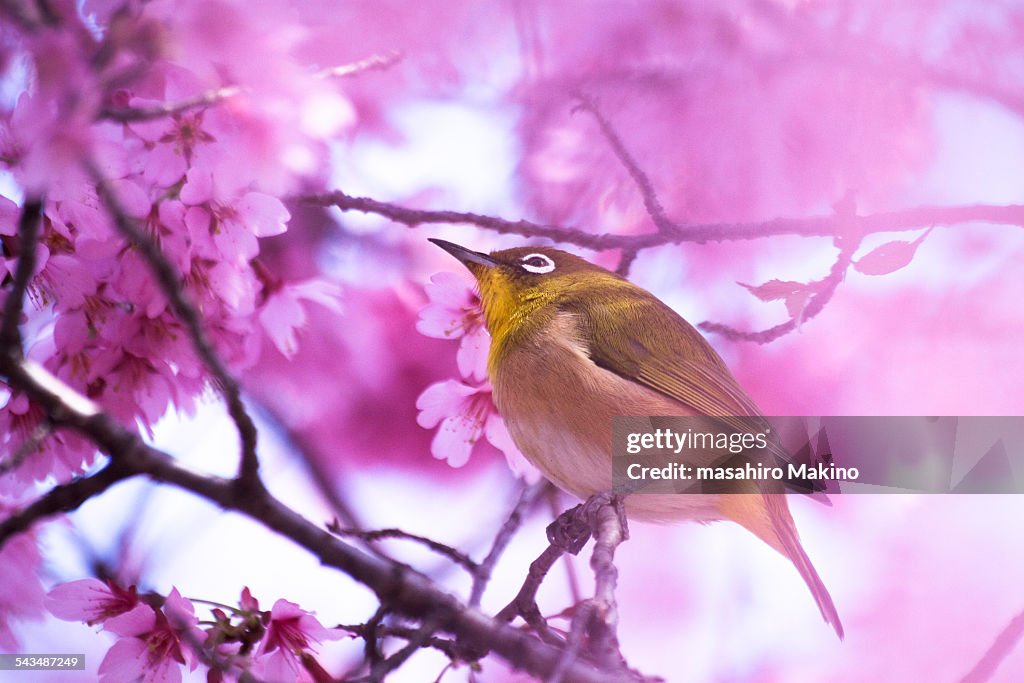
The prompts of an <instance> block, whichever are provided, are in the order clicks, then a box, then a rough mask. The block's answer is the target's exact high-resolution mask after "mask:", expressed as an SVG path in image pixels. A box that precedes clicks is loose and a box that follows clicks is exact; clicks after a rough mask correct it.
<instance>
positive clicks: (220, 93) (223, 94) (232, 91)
mask: <svg viewBox="0 0 1024 683" xmlns="http://www.w3.org/2000/svg"><path fill="white" fill-rule="evenodd" d="M402 57H403V55H402V53H401V52H398V51H397V50H396V51H392V52H388V53H385V54H383V55H372V56H370V57H367V58H366V59H361V60H359V61H358V62H352V63H351V64H342V65H341V66H334V67H330V68H328V69H324V70H323V71H318V72H317V73H315V74H313V78H314V79H317V80H324V79H328V78H351V77H352V76H357V75H359V74H361V73H363V72H365V71H375V70H382V69H387V68H388V67H391V66H393V65H394V64H397V63H398V62H400V61H401V60H402ZM247 90H248V88H245V87H243V86H239V85H228V86H225V87H223V88H213V89H212V90H207V91H206V92H202V93H199V94H198V95H196V96H194V97H189V98H186V99H183V100H178V101H177V102H162V103H160V104H155V105H150V106H146V107H116V108H113V107H104V108H103V109H101V110H100V111H99V114H98V118H100V119H106V120H108V121H116V122H118V123H131V122H132V121H148V120H151V119H159V118H163V117H165V116H175V115H177V114H183V113H185V112H187V111H190V110H192V109H199V108H200V107H209V106H212V105H214V104H218V103H220V102H223V101H224V100H227V99H231V98H232V97H237V96H238V95H240V94H242V93H243V92H246V91H247Z"/></svg>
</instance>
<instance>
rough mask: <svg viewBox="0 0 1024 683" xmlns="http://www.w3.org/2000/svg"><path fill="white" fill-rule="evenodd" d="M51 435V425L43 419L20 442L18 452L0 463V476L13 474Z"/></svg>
mask: <svg viewBox="0 0 1024 683" xmlns="http://www.w3.org/2000/svg"><path fill="white" fill-rule="evenodd" d="M52 433H53V424H52V423H51V422H50V421H49V420H48V419H46V418H45V417H44V418H43V419H42V421H40V422H39V424H37V425H36V426H35V429H33V430H32V433H31V434H29V435H28V437H27V438H26V439H25V440H24V441H22V442H21V445H20V446H18V450H17V451H15V452H14V455H12V456H11V457H10V458H8V459H7V460H4V461H3V462H0V476H2V475H4V474H7V473H8V472H13V471H14V470H16V469H18V467H20V466H21V463H23V462H24V461H25V458H27V457H28V456H30V455H32V454H33V453H35V452H36V449H37V448H39V446H41V445H42V443H43V441H45V440H46V437H48V436H49V435H50V434H52Z"/></svg>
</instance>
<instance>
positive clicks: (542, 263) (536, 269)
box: [519, 254, 555, 274]
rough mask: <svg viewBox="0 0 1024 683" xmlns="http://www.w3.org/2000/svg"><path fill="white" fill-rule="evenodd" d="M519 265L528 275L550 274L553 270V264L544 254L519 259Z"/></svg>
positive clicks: (529, 255)
mask: <svg viewBox="0 0 1024 683" xmlns="http://www.w3.org/2000/svg"><path fill="white" fill-rule="evenodd" d="M519 263H520V264H522V266H523V270H525V271H527V272H529V273H540V274H543V273H550V272H551V271H553V270H554V269H555V262H554V261H553V260H552V259H551V257H550V256H547V255H545V254H527V255H526V256H524V257H523V258H521V259H519Z"/></svg>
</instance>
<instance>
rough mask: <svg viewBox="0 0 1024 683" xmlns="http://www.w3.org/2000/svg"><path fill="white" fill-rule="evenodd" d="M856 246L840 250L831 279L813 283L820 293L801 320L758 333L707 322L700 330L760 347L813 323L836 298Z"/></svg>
mask: <svg viewBox="0 0 1024 683" xmlns="http://www.w3.org/2000/svg"><path fill="white" fill-rule="evenodd" d="M854 242H855V243H848V244H844V245H843V246H842V247H841V248H840V249H839V255H838V257H837V258H836V261H835V263H833V264H832V268H831V270H830V271H829V274H828V275H826V276H825V277H824V278H822V279H821V280H818V281H817V282H814V283H811V285H814V286H816V287H817V288H818V289H817V291H816V293H815V294H814V295H812V296H811V298H810V299H809V300H808V301H807V305H806V306H804V308H803V310H802V311H801V313H800V315H799V316H797V317H795V318H790V319H789V320H787V321H786V322H784V323H779V324H778V325H775V326H774V327H769V328H768V329H766V330H761V331H759V332H744V331H742V330H738V329H736V328H734V327H730V326H729V325H724V324H722V323H716V322H710V321H707V320H705V321H704V322H702V323H698V324H697V327H699V328H700V329H702V330H704V331H705V332H714V333H717V334H721V335H722V336H724V337H725V338H726V339H731V340H733V341H751V342H757V343H758V344H767V343H769V342H771V341H774V340H776V339H778V338H779V337H781V336H783V335H786V334H789V333H790V332H792V331H793V330H796V329H797V328H799V327H800V325H801V324H803V322H804V321H806V320H810V319H811V318H813V317H815V316H816V315H818V314H819V313H821V311H822V310H824V308H825V304H827V303H828V302H829V301H830V300H831V299H832V295H833V294H835V292H836V289H838V288H839V284H840V283H841V282H842V281H843V280H844V279H845V277H846V271H848V270H849V269H850V264H851V263H852V259H853V254H854V252H855V251H856V250H857V246H858V245H859V244H860V241H859V240H855V241H854Z"/></svg>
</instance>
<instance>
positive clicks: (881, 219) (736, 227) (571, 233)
mask: <svg viewBox="0 0 1024 683" xmlns="http://www.w3.org/2000/svg"><path fill="white" fill-rule="evenodd" d="M296 199H299V200H300V201H305V202H309V203H312V204H316V205H318V206H334V207H337V208H338V209H341V210H342V211H359V212H362V213H372V214H376V215H378V216H382V217H384V218H387V219H389V220H392V221H394V222H396V223H401V224H403V225H407V226H409V227H411V228H412V227H417V226H420V225H428V224H467V225H473V226H475V227H478V228H482V229H484V230H490V231H491V232H496V233H499V234H506V235H521V236H523V237H543V238H547V239H550V240H552V241H555V242H562V243H565V244H574V245H576V246H579V247H583V248H584V249H593V250H595V251H603V250H605V249H631V250H641V249H649V248H651V247H656V246H661V245H663V244H679V243H682V242H726V241H732V240H751V239H761V238H767V237H774V236H777V235H798V236H801V237H830V238H834V237H836V236H837V230H836V217H835V215H834V214H829V215H822V216H810V217H806V218H773V219H769V220H766V221H755V222H749V223H688V224H683V225H680V226H678V230H676V231H675V232H672V233H671V234H660V233H646V234H642V235H616V234H611V233H600V234H594V233H588V232H585V231H583V230H582V229H579V228H566V227H562V226H559V225H551V224H545V223H534V222H531V221H527V220H518V221H509V220H505V219H503V218H496V217H494V216H487V215H482V214H476V213H468V212H463V211H435V210H429V209H409V208H406V207H403V206H399V205H397V204H391V203H389V202H382V201H379V200H376V199H372V198H369V197H352V196H350V195H347V194H345V193H344V192H341V191H340V190H335V191H334V192H327V193H324V194H308V195H301V196H299V197H296ZM855 221H856V225H857V228H858V230H859V231H860V233H861V234H864V235H867V234H873V233H879V232H905V231H911V230H920V229H921V228H926V227H929V226H932V225H934V226H937V227H938V226H952V225H959V224H963V223H974V222H979V223H992V224H996V225H1011V226H1015V227H1024V205H1022V204H1008V205H996V204H974V205H967V206H920V207H915V208H910V209H901V210H898V211H886V212H881V213H876V214H871V215H867V216H857V217H856V219H855Z"/></svg>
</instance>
